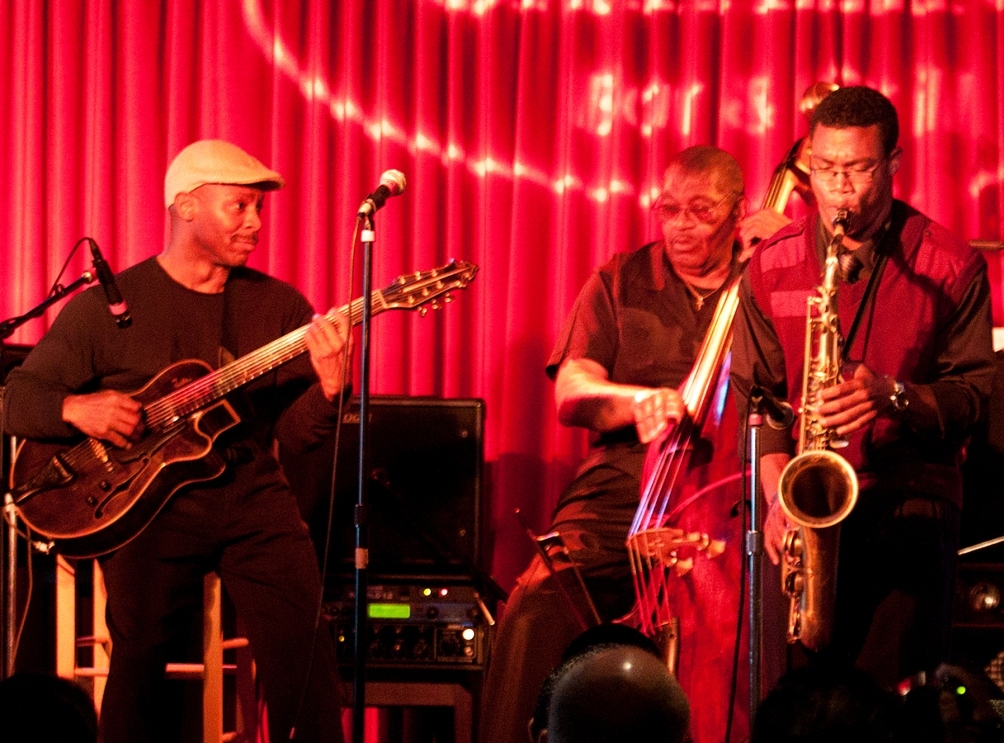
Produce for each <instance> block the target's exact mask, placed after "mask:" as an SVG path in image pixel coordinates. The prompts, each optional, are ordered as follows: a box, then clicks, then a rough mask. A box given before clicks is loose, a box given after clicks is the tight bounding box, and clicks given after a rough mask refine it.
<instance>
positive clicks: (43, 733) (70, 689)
mask: <svg viewBox="0 0 1004 743" xmlns="http://www.w3.org/2000/svg"><path fill="white" fill-rule="evenodd" d="M0 730H2V731H3V732H2V733H0V737H2V738H3V740H4V741H7V742H8V743H29V741H30V742H32V743H34V742H35V741H59V743H94V741H96V740H97V738H98V717H97V713H96V712H95V711H94V702H92V701H91V698H90V696H89V695H88V694H87V692H86V691H84V690H83V689H82V688H80V687H79V686H77V685H76V684H75V683H73V682H72V681H68V680H66V679H62V678H59V677H57V676H50V675H48V674H44V673H24V672H21V673H16V674H14V675H13V676H11V677H10V678H8V679H5V680H4V681H2V682H0Z"/></svg>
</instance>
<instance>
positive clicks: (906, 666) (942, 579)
mask: <svg viewBox="0 0 1004 743" xmlns="http://www.w3.org/2000/svg"><path fill="white" fill-rule="evenodd" d="M958 547H959V511H958V509H957V508H956V507H955V506H954V505H953V504H952V503H950V502H948V501H945V500H941V499H936V498H924V497H907V498H905V499H903V498H902V497H890V496H889V494H886V493H876V492H864V493H862V494H861V499H860V500H859V502H858V505H857V506H856V507H855V509H854V511H853V512H852V513H851V515H850V516H848V517H847V519H846V520H845V521H844V522H843V524H842V525H841V534H840V564H839V568H838V572H837V603H836V617H835V619H834V636H833V646H832V648H831V649H829V650H828V651H825V652H824V653H822V654H821V655H822V657H823V658H825V659H827V660H830V661H834V662H838V663H848V664H850V663H853V664H856V665H858V666H859V667H861V668H864V669H865V670H867V671H869V672H871V673H872V674H873V675H874V676H875V677H876V678H877V679H878V680H879V682H880V683H881V684H883V685H884V686H886V687H889V688H891V687H893V686H895V684H896V683H898V682H899V681H901V680H903V679H904V678H907V677H908V676H911V675H913V674H915V673H917V672H918V671H930V670H933V669H934V668H936V667H937V666H938V664H939V663H942V662H945V661H947V660H948V659H949V650H950V647H949V639H950V632H951V610H952V585H953V580H954V575H955V567H956V563H957V562H958V558H957V550H958Z"/></svg>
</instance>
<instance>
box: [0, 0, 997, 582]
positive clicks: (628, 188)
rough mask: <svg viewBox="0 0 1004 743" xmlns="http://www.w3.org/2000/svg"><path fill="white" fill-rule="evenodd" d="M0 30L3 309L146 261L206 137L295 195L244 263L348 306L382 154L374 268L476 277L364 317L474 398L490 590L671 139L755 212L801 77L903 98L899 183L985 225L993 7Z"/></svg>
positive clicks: (234, 4) (510, 555) (503, 570)
mask: <svg viewBox="0 0 1004 743" xmlns="http://www.w3.org/2000/svg"><path fill="white" fill-rule="evenodd" d="M0 40H3V41H2V43H0V102H2V108H0V141H3V142H4V143H5V146H4V147H3V148H2V152H0V176H2V182H3V183H4V184H5V186H6V187H7V197H6V198H5V199H4V200H3V203H2V204H0V224H2V225H3V240H2V245H0V271H2V275H3V276H4V282H5V283H4V286H5V289H6V290H5V291H4V292H3V293H2V295H0V314H2V315H3V317H9V316H12V315H16V314H20V313H22V312H25V311H26V310H28V309H29V308H30V307H31V306H33V305H34V304H36V303H37V302H39V301H41V299H42V298H43V297H44V296H45V295H46V292H47V290H48V287H49V285H50V284H51V283H52V281H53V280H54V279H55V277H56V273H57V272H58V269H59V266H60V265H61V264H62V262H63V261H64V260H65V258H66V255H67V252H68V250H69V247H70V246H71V245H72V244H73V243H74V242H75V241H76V240H77V238H79V237H81V236H83V235H90V236H92V237H94V238H95V239H96V240H97V242H98V243H99V245H100V246H101V248H102V250H103V251H104V253H105V255H106V257H107V258H108V260H109V261H110V263H111V264H112V265H113V267H115V268H117V269H119V270H121V269H123V268H125V267H127V266H129V265H131V264H133V263H136V262H137V261H139V260H141V259H143V258H146V257H148V256H150V255H152V254H155V253H157V252H158V251H159V250H160V249H161V248H162V247H163V245H164V244H165V239H166V235H167V220H166V214H165V211H164V209H163V208H162V200H161V194H162V183H163V174H164V171H165V169H166V166H167V163H168V162H169V161H170V159H171V158H172V157H173V156H174V155H175V154H176V153H177V152H178V151H179V150H180V149H181V148H182V147H183V146H184V145H186V144H188V143H189V142H190V141H192V140H194V139H197V138H201V137H222V138H226V139H230V140H232V141H234V142H236V143H237V144H239V145H241V146H243V147H245V148H246V149H248V150H249V151H251V152H252V153H254V154H255V155H257V156H258V157H259V158H260V159H262V160H263V161H264V162H266V163H267V164H269V165H271V166H273V167H275V168H277V169H278V170H279V171H280V172H282V174H283V175H284V176H285V178H286V180H287V182H288V184H289V185H288V186H287V188H286V189H285V190H284V191H281V192H279V193H277V194H274V195H270V196H269V197H268V200H267V204H266V215H265V229H264V231H263V240H262V244H261V246H260V248H259V251H258V252H257V253H256V254H255V255H254V256H253V258H252V262H251V264H252V265H253V266H254V267H257V268H260V269H263V270H265V271H268V272H270V273H272V274H274V275H276V276H278V277H280V278H283V279H286V280H288V281H290V282H291V283H293V284H294V285H296V286H297V287H299V288H300V289H301V290H302V291H303V292H304V293H305V294H306V295H307V296H308V298H309V299H310V300H311V301H312V302H314V304H315V305H316V306H317V307H327V306H330V305H332V304H336V303H342V302H345V301H347V299H348V297H349V294H350V285H349V281H348V279H347V278H346V276H345V273H346V266H347V262H348V256H349V247H350V246H349V241H350V235H351V230H352V221H353V216H354V214H355V210H356V208H357V207H358V205H359V203H360V201H361V200H362V199H363V197H365V195H366V194H367V193H369V192H370V191H371V190H372V189H373V188H374V187H375V185H376V183H377V181H378V179H379V175H380V173H381V172H382V171H383V170H385V169H387V168H397V169H399V170H402V171H404V173H405V174H406V175H407V177H408V181H409V186H408V189H407V191H406V192H405V193H404V194H403V195H402V196H401V197H399V198H396V199H394V200H393V201H391V202H389V203H388V204H387V206H386V207H385V209H384V210H383V211H381V212H380V214H379V215H378V219H377V245H376V259H375V264H376V281H375V285H376V286H383V285H384V284H387V283H389V282H390V281H391V280H392V279H393V278H394V277H395V276H396V275H398V274H401V273H406V272H409V271H414V270H418V269H426V268H431V267H433V266H437V265H440V264H443V263H445V262H446V261H447V260H448V259H449V258H451V257H456V258H461V259H465V260H469V261H473V262H475V263H477V264H479V265H480V267H481V272H480V274H479V276H478V278H477V279H476V281H475V282H474V284H473V285H472V286H471V287H470V288H469V289H468V290H467V291H466V292H462V293H459V294H458V295H457V298H456V300H457V301H456V302H455V303H453V304H452V305H450V306H449V307H447V308H446V309H445V310H444V311H442V312H437V313H430V315H429V316H428V317H425V318H424V319H421V318H419V317H417V316H416V315H410V314H409V315H401V314H387V315H384V316H381V317H379V318H377V319H376V320H375V321H374V367H375V373H374V379H373V389H374V391H375V392H380V393H401V394H434V395H442V396H447V397H482V398H484V399H485V400H487V410H488V421H487V439H486V454H487V459H488V464H489V466H488V470H487V471H488V481H489V482H488V484H489V488H490V494H491V498H492V512H491V521H492V527H493V531H494V564H493V569H494V573H495V575H496V576H497V577H498V578H499V579H500V581H501V582H502V583H503V585H505V586H506V587H508V586H509V585H511V582H512V579H513V578H514V576H515V575H516V573H517V572H518V570H519V569H520V568H521V567H522V566H523V564H525V562H526V560H527V558H528V556H529V554H530V552H531V546H530V544H529V542H528V540H526V538H525V536H524V535H523V534H522V531H521V529H520V528H519V526H518V524H517V523H516V521H515V519H514V518H513V517H512V515H511V514H512V509H513V507H517V506H518V507H520V508H521V509H522V510H523V512H524V514H525V515H526V516H527V518H528V520H529V521H530V523H531V524H533V525H534V526H535V527H536V528H538V529H541V528H543V527H544V526H545V525H546V521H547V517H548V514H549V512H550V509H551V508H552V506H553V504H554V501H555V499H556V497H557V495H558V493H559V492H560V490H561V488H562V487H563V486H564V485H565V484H566V483H567V482H568V481H569V479H570V478H571V476H572V474H573V472H574V469H575V467H576V466H577V464H578V463H579V461H580V460H581V458H582V456H583V454H584V450H585V444H584V437H583V436H582V435H581V433H577V432H573V431H569V430H566V429H562V428H560V427H559V426H558V424H557V422H556V416H555V412H554V409H553V408H554V406H553V400H552V392H553V390H552V385H551V383H550V382H549V381H547V379H546V378H545V376H544V374H543V366H544V363H545V361H546V359H547V356H548V353H549V351H550V348H551V344H552V342H553V339H554V338H555V336H556V335H557V333H558V329H559V327H560V324H561V322H562V320H563V318H564V317H565V315H566V314H567V312H568V311H569V309H570V307H571V305H572V302H573V300H574V298H575V295H576V293H577V291H578V289H579V287H580V286H581V285H582V284H583V282H584V281H585V279H586V277H587V276H588V274H589V272H590V271H591V270H592V268H593V267H594V266H596V265H597V264H599V263H601V262H603V261H605V260H606V259H607V258H609V257H610V256H611V255H612V254H613V253H614V252H616V251H620V250H626V249H630V248H633V247H636V246H638V245H640V244H641V243H643V242H645V241H647V240H649V239H653V238H654V237H655V236H656V235H657V230H656V226H655V223H654V221H653V220H652V219H651V217H650V215H649V211H648V207H649V205H650V202H651V200H652V197H653V195H654V194H655V193H656V192H657V189H658V186H659V181H660V174H661V172H662V169H663V166H664V163H665V162H666V160H667V158H668V157H669V156H671V155H672V154H673V153H674V152H676V151H677V150H679V149H680V148H682V147H684V146H687V145H691V144H697V143H704V142H711V143H716V144H718V145H720V146H722V147H724V148H726V149H728V150H730V151H731V152H733V153H734V154H735V155H736V156H737V158H738V159H739V161H740V163H741V164H742V165H743V166H744V168H745V170H746V174H747V188H748V194H749V196H750V198H751V200H752V201H753V203H754V204H756V203H758V202H759V200H760V199H761V198H762V197H763V192H764V190H765V189H766V185H767V183H768V181H769V178H770V173H771V171H772V170H773V168H774V166H775V165H776V164H777V162H778V161H779V160H780V159H781V158H782V157H783V155H784V154H785V153H786V152H787V150H788V149H789V148H790V146H791V145H792V143H793V142H794V141H795V139H797V138H798V137H800V136H802V135H803V134H804V133H805V130H806V122H805V121H804V120H803V119H802V118H801V116H800V115H799V114H798V103H799V99H800V97H801V95H802V92H803V91H804V90H805V89H806V88H808V87H809V85H811V84H812V83H814V82H816V81H818V80H831V81H834V82H837V83H841V84H856V83H865V84H869V85H872V86H875V87H878V88H880V89H881V90H883V91H884V92H885V93H886V94H887V95H888V96H889V97H890V98H891V99H892V100H893V102H894V103H895V104H896V106H897V108H898V110H899V112H900V116H901V121H902V136H901V144H902V145H903V148H904V150H905V156H904V158H903V168H902V170H901V171H900V173H899V175H898V176H897V178H896V182H897V193H898V195H900V196H901V197H904V198H906V199H908V200H910V201H911V202H912V203H914V204H915V205H916V206H917V207H919V208H920V209H922V210H924V211H926V212H927V213H929V214H930V215H931V216H933V217H934V218H936V219H938V220H939V221H941V222H943V223H944V224H945V225H947V226H948V227H949V228H951V229H952V230H954V231H956V232H957V233H958V234H960V235H961V236H963V237H966V238H969V239H973V238H985V239H995V240H999V239H1000V235H1001V215H1002V214H1004V194H1002V189H1001V182H1002V178H1004V97H1002V96H1001V89H1002V87H1004V3H1002V2H1001V0H983V1H979V0H973V1H972V2H952V1H950V0H929V1H928V2H908V1H907V0H883V1H879V0H875V1H873V2H865V1H864V0H843V1H842V2H834V1H832V0H819V1H818V2H812V1H810V0H791V1H788V0H757V1H756V2H747V1H740V0H736V1H734V2H727V1H723V2H711V1H709V0H694V1H692V2H671V1H670V0H634V1H630V0H625V1H624V2H617V1H616V0H564V1H561V2H559V1H558V0H552V1H550V2H548V1H547V0H523V1H522V2H514V1H512V0H494V1H493V0H440V1H439V2H434V1H433V0H414V1H413V0H369V1H366V0H356V1H355V2H329V0H303V1H302V2H293V1H292V0H243V1H238V0H232V1H229V2H219V1H218V0H207V1H206V2H198V1H197V0H161V1H160V2H155V1H154V0H136V1H135V2H133V1H130V2H107V1H101V0H91V1H90V2H87V1H85V0H50V1H49V2H46V3H41V2H36V1H35V0H4V1H3V2H0ZM791 209H792V211H793V212H798V211H799V210H800V209H801V206H800V205H799V204H794V205H793V206H792V207H791ZM87 265H88V262H87V260H86V259H85V258H84V256H83V255H80V256H78V257H77V258H76V259H75V260H74V261H73V262H72V264H71V271H70V273H69V275H67V276H66V277H64V282H65V283H68V282H69V281H70V280H72V279H73V278H75V277H76V276H77V275H79V272H80V271H82V270H83V269H84V268H85V267H86V266H87ZM991 266H992V271H991V275H992V277H993V280H994V285H995V313H996V319H997V322H998V324H1004V305H1002V302H1001V298H1000V269H999V266H998V261H997V258H996V256H993V257H991ZM356 286H358V282H357V284H356ZM52 317H53V315H52V314H51V313H50V315H49V316H48V318H47V321H49V320H51V318H52ZM45 327H46V324H45V322H43V321H35V322H33V323H30V324H29V325H27V326H26V327H25V328H23V329H22V330H21V331H19V333H18V334H17V335H16V336H15V337H14V338H13V340H14V341H17V342H25V343H30V342H33V341H35V340H36V339H37V338H38V337H39V336H40V335H41V334H42V332H43V331H44V329H45Z"/></svg>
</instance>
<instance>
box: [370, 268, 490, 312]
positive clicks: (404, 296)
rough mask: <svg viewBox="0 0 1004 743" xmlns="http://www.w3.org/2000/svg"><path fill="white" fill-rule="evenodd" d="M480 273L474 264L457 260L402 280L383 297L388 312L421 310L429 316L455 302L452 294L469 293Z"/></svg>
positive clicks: (387, 290)
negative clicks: (429, 313)
mask: <svg viewBox="0 0 1004 743" xmlns="http://www.w3.org/2000/svg"><path fill="white" fill-rule="evenodd" d="M477 272H478V267H477V266H476V265H474V264H473V263H468V262H467V261H457V260H454V261H450V262H449V263H448V264H446V265H445V266H442V267H441V268H434V269H432V270H430V271H416V272H415V273H411V274H405V275H404V276H398V277H397V279H396V280H395V281H394V283H393V284H391V285H390V286H388V287H387V288H386V289H384V290H382V291H381V292H380V294H381V296H382V298H383V301H384V303H385V304H386V306H387V309H399V310H413V309H418V311H419V314H421V315H422V316H425V314H426V313H427V312H428V311H429V307H432V309H434V310H438V309H439V308H440V307H442V306H443V305H444V304H448V303H449V302H452V301H453V297H452V296H451V294H450V292H452V291H453V290H454V289H466V288H467V285H468V284H469V283H471V281H473V280H474V276H475V274H477ZM426 305H428V307H427V306H426Z"/></svg>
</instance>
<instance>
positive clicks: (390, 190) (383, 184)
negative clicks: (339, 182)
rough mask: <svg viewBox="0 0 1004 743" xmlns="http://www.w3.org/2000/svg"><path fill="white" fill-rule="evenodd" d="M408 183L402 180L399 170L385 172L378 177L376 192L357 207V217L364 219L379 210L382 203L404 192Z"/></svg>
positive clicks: (402, 176)
mask: <svg viewBox="0 0 1004 743" xmlns="http://www.w3.org/2000/svg"><path fill="white" fill-rule="evenodd" d="M407 185H408V181H406V180H405V178H404V173H402V172H401V171H400V170H385V171H384V173H383V175H382V176H380V185H379V186H377V189H376V191H374V192H373V193H371V194H370V195H369V196H367V197H366V200H365V201H364V202H363V203H362V204H361V205H360V207H359V216H360V217H366V216H369V215H372V214H374V213H376V212H377V210H379V209H380V208H381V207H382V206H383V204H384V202H385V201H386V200H387V199H389V198H390V197H391V196H397V195H398V194H399V193H401V192H402V191H404V187H405V186H407Z"/></svg>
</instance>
